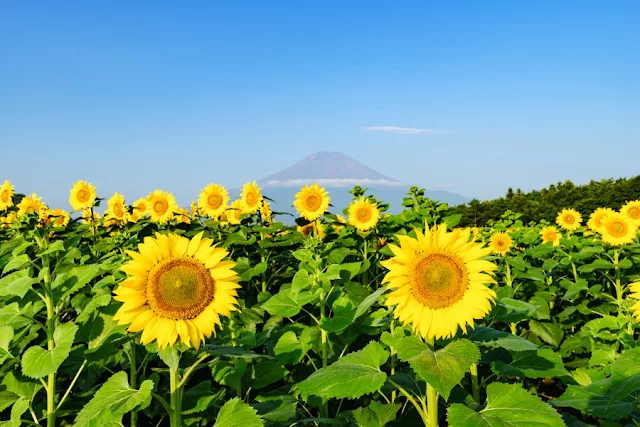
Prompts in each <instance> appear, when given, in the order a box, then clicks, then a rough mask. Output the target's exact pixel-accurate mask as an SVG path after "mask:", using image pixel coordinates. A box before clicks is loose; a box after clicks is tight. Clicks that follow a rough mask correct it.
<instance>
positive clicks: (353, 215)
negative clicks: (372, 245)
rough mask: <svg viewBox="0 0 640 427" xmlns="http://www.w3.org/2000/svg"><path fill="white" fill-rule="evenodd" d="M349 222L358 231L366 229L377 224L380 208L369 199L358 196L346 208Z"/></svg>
mask: <svg viewBox="0 0 640 427" xmlns="http://www.w3.org/2000/svg"><path fill="white" fill-rule="evenodd" d="M348 212H349V219H348V221H349V224H351V225H352V226H354V227H355V228H356V229H357V230H358V231H368V230H370V229H372V228H373V227H375V226H376V224H378V221H379V220H380V210H379V209H378V205H377V204H376V203H374V202H372V201H371V200H369V199H365V198H364V197H360V198H358V199H357V200H355V201H353V202H352V203H351V204H350V205H349V208H348Z"/></svg>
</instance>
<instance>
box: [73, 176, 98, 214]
mask: <svg viewBox="0 0 640 427" xmlns="http://www.w3.org/2000/svg"><path fill="white" fill-rule="evenodd" d="M97 197H98V196H97V194H96V187H95V185H91V183H89V182H86V181H77V182H76V183H75V184H73V188H71V190H70V192H69V204H70V205H71V207H72V208H73V209H74V210H76V211H79V210H82V209H91V208H92V207H93V204H94V202H95V201H96V198H97Z"/></svg>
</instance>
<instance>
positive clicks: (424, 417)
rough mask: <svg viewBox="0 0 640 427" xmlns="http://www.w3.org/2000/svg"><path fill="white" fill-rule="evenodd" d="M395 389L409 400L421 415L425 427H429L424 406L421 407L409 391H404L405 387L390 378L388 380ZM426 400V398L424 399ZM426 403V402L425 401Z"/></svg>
mask: <svg viewBox="0 0 640 427" xmlns="http://www.w3.org/2000/svg"><path fill="white" fill-rule="evenodd" d="M388 381H389V382H390V383H391V384H392V385H393V386H394V387H395V388H397V389H398V391H399V392H400V393H401V394H402V395H403V396H404V397H406V398H407V400H408V401H409V402H410V403H411V404H412V405H413V407H414V408H415V409H416V411H417V412H418V414H419V415H420V418H421V419H422V423H423V424H424V426H425V427H429V418H428V417H427V413H426V411H425V410H424V406H422V405H420V404H419V403H418V401H417V400H416V399H415V398H414V397H413V396H412V395H411V394H410V393H409V392H408V391H407V390H405V389H404V387H402V386H401V385H400V384H398V383H396V382H395V381H393V380H392V379H390V378H389V380H388ZM423 399H424V398H423ZM423 401H424V400H423Z"/></svg>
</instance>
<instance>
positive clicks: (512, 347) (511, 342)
mask: <svg viewBox="0 0 640 427" xmlns="http://www.w3.org/2000/svg"><path fill="white" fill-rule="evenodd" d="M467 338H469V339H470V340H471V341H474V342H481V343H484V344H491V345H494V346H497V347H502V348H504V349H505V350H509V351H525V350H536V349H537V348H538V346H537V345H536V344H534V343H532V342H531V341H529V340H526V339H524V338H522V337H519V336H517V335H513V334H510V333H508V332H504V331H498V330H496V329H491V328H486V327H484V326H479V327H477V328H476V329H475V330H474V331H473V333H472V334H471V335H469V336H468V337H467Z"/></svg>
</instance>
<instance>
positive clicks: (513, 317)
mask: <svg viewBox="0 0 640 427" xmlns="http://www.w3.org/2000/svg"><path fill="white" fill-rule="evenodd" d="M536 310H537V307H536V306H535V305H533V304H529V303H528V302H524V301H520V300H515V299H511V298H502V299H501V300H499V301H498V303H497V306H496V318H497V319H499V320H502V321H505V322H519V321H521V320H524V319H527V318H529V317H531V316H533V314H534V313H535V312H536Z"/></svg>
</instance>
